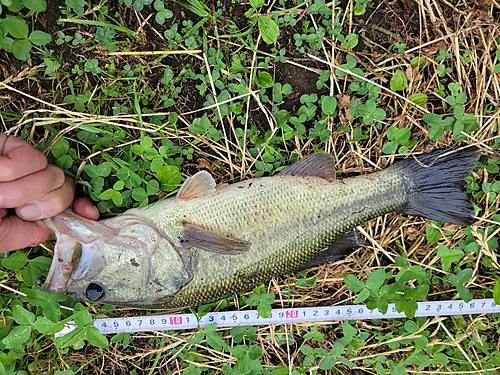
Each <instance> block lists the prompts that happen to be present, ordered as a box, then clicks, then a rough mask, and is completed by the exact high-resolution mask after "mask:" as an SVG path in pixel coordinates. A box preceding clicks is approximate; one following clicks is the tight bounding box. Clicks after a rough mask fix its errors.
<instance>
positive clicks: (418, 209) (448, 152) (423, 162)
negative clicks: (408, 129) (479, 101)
mask: <svg viewBox="0 0 500 375" xmlns="http://www.w3.org/2000/svg"><path fill="white" fill-rule="evenodd" d="M480 156H481V154H480V151H479V149H478V148H477V147H468V148H462V149H458V148H447V149H441V150H436V151H433V152H430V153H428V154H424V155H418V156H416V157H413V158H408V159H405V160H402V161H400V162H399V163H397V164H396V165H395V167H397V168H399V169H400V170H401V171H402V172H403V173H404V175H405V182H406V184H407V191H408V193H409V199H408V203H407V206H406V208H405V209H404V210H403V212H402V213H403V214H406V215H414V216H421V217H426V218H428V219H432V220H437V221H442V222H447V223H453V224H459V225H470V224H472V223H473V222H474V208H473V206H472V204H471V203H470V202H469V198H468V197H467V193H466V192H465V189H464V185H465V181H464V179H465V178H466V177H467V176H468V175H469V174H470V173H471V171H472V170H473V169H474V167H475V164H474V162H475V161H477V160H478V159H479V157H480Z"/></svg>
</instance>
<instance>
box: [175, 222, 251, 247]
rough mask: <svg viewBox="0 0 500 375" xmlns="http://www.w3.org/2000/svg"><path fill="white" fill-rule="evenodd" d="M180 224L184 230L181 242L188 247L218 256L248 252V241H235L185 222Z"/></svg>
mask: <svg viewBox="0 0 500 375" xmlns="http://www.w3.org/2000/svg"><path fill="white" fill-rule="evenodd" d="M182 224H183V225H184V228H185V229H186V237H185V238H184V239H183V242H184V243H185V244H188V245H190V246H194V247H197V248H199V249H202V250H205V251H211V252H214V253H219V254H241V253H244V252H245V251H248V250H250V242H248V241H243V240H235V239H234V238H229V237H226V236H223V235H221V234H218V233H215V232H213V231H210V230H208V229H204V228H202V227H199V226H196V225H193V224H189V223H186V222H184V223H182Z"/></svg>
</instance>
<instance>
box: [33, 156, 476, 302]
mask: <svg viewBox="0 0 500 375" xmlns="http://www.w3.org/2000/svg"><path fill="white" fill-rule="evenodd" d="M479 157H480V150H479V149H478V148H477V147H475V146H472V147H465V148H446V149H438V150H434V151H432V152H430V153H425V154H420V155H412V156H410V157H408V158H406V159H402V160H399V161H397V162H395V163H394V164H392V165H391V166H390V167H388V168H386V169H383V170H381V171H377V172H374V173H369V174H361V175H358V176H355V177H347V178H338V177H337V176H336V168H335V160H334V158H333V157H332V156H331V155H330V154H328V153H321V152H319V153H313V154H311V155H309V156H307V157H305V158H303V159H302V160H300V161H299V162H297V163H295V164H292V165H291V166H288V167H286V168H285V169H283V170H282V171H281V172H279V173H278V174H276V175H274V176H269V177H261V178H254V179H248V180H244V181H240V182H237V183H233V184H219V185H217V184H216V181H215V180H214V178H213V177H212V175H211V174H210V173H208V172H207V171H205V170H202V171H199V172H197V173H196V174H194V175H193V176H191V177H188V178H187V179H186V180H185V182H184V183H183V184H182V186H181V187H180V189H179V191H178V193H177V195H176V196H175V197H170V198H165V199H163V200H160V201H158V202H155V203H153V204H151V205H149V206H146V207H144V208H132V209H129V210H127V211H125V212H124V213H123V214H121V215H118V216H115V217H112V218H107V219H104V220H100V221H92V220H88V219H85V218H83V217H80V216H78V215H76V214H75V213H72V212H69V211H66V212H63V213H61V214H59V215H56V216H54V217H52V218H49V219H45V220H44V224H45V225H46V226H47V227H49V228H50V229H52V231H53V233H54V234H55V238H56V243H55V247H54V255H53V261H52V264H51V267H50V269H49V272H48V274H47V278H46V280H45V283H44V284H43V286H42V289H43V290H45V291H50V292H55V293H62V294H65V295H67V296H69V297H72V298H73V299H76V300H82V301H88V302H93V303H108V304H111V305H117V306H128V307H133V308H138V309H177V308H185V307H195V306H199V305H202V304H206V303H209V302H213V301H217V300H221V299H223V298H225V297H227V296H230V295H234V294H236V293H239V292H245V291H248V290H251V289H252V288H253V287H255V286H256V285H259V284H260V283H262V282H266V281H268V280H270V279H272V278H273V277H277V276H281V275H286V274H290V273H293V272H295V271H297V270H300V269H306V268H308V267H312V266H316V265H319V264H322V263H325V262H328V261H331V260H336V259H340V258H341V257H343V256H345V255H346V254H348V253H349V252H351V251H352V250H353V249H356V248H359V246H360V245H362V244H363V240H362V239H361V238H360V236H359V235H358V234H356V231H354V230H353V229H354V228H356V227H357V226H358V225H362V224H363V223H365V222H367V221H368V220H370V219H373V218H375V217H378V216H381V215H385V214H388V213H399V214H402V215H411V216H418V217H424V218H428V219H432V220H437V221H441V222H448V223H453V224H458V225H462V226H464V225H470V224H472V223H473V222H474V209H473V206H472V204H471V203H470V201H469V199H468V196H467V193H466V191H465V186H464V185H465V178H466V177H467V176H468V175H469V174H470V173H471V172H472V170H473V169H474V167H475V162H476V161H477V160H478V159H479Z"/></svg>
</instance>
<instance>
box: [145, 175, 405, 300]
mask: <svg viewBox="0 0 500 375" xmlns="http://www.w3.org/2000/svg"><path fill="white" fill-rule="evenodd" d="M361 190H363V195H364V197H363V199H359V195H360V191H361ZM406 196H407V193H406V190H405V186H404V180H403V176H402V175H401V173H398V172H395V171H389V172H387V171H386V172H384V173H378V174H376V175H371V176H360V177H356V178H352V179H340V180H337V181H335V182H328V181H325V180H324V179H321V178H317V177H293V176H283V177H275V178H261V179H259V180H258V181H255V180H254V181H253V182H252V181H245V182H241V183H237V184H234V185H229V186H227V187H224V188H222V189H220V190H219V191H217V192H216V193H215V194H214V195H212V196H211V197H210V198H202V200H200V201H195V200H188V201H184V202H171V201H164V202H165V204H161V203H159V204H156V205H153V206H152V207H151V208H149V209H146V210H143V211H141V213H140V214H141V215H143V216H144V217H145V218H146V219H147V220H148V221H150V222H152V223H155V224H156V225H157V226H158V227H159V228H161V229H163V230H164V233H165V235H167V236H170V238H172V237H173V233H172V232H171V228H173V227H174V226H175V223H179V222H180V221H181V220H187V221H188V222H190V223H193V224H196V225H199V226H200V227H203V228H206V229H209V230H211V231H214V232H217V233H223V234H224V235H226V236H228V237H232V238H242V239H245V240H247V241H249V242H250V243H251V244H252V245H251V248H250V250H249V251H248V252H245V253H243V254H239V255H225V254H214V253H211V252H206V251H203V250H198V251H197V252H196V253H195V254H193V258H195V259H196V263H195V264H193V267H194V268H193V275H194V276H193V279H192V280H191V281H190V282H189V283H188V284H187V285H186V286H185V287H183V288H182V289H181V290H180V291H179V292H178V293H177V294H176V295H175V296H174V298H173V299H172V300H171V301H169V302H168V303H166V304H165V305H164V306H163V307H165V308H167V307H184V306H193V305H198V304H201V303H203V302H204V301H205V302H206V301H207V300H217V299H220V298H223V297H225V296H227V295H230V294H232V293H236V292H237V291H240V290H247V289H248V288H251V287H252V286H254V285H256V284H258V283H260V282H263V281H266V280H269V279H271V278H272V277H274V276H277V275H283V274H287V273H290V272H292V271H294V270H296V269H297V268H299V267H300V266H301V265H302V264H304V263H306V262H308V261H310V260H311V259H313V258H314V257H315V256H316V255H317V253H318V251H319V250H320V249H323V248H325V247H327V246H328V245H329V244H331V243H332V242H333V241H334V239H335V237H337V236H338V235H339V234H341V233H344V232H346V231H347V230H349V229H352V228H354V227H356V226H357V225H359V224H361V223H363V222H365V221H366V220H368V219H370V218H372V217H375V216H380V215H383V214H385V213H388V212H394V211H399V210H401V209H402V207H403V206H404V205H405V202H406ZM374 202H379V203H377V204H374ZM166 205H167V207H165V206H166ZM164 212H169V213H170V214H171V215H170V216H168V217H166V216H165V215H164ZM137 214H138V215H139V213H137ZM283 217H287V218H293V220H283ZM179 231H180V232H179V233H182V228H181V227H179ZM177 237H178V240H180V238H182V234H181V235H179V236H177ZM179 245H180V243H179Z"/></svg>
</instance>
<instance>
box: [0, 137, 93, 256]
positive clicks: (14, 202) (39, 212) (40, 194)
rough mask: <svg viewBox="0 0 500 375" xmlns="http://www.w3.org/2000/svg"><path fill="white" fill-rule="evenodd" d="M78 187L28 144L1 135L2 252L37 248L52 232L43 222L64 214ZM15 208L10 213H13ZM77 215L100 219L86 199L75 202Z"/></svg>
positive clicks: (0, 210) (0, 227)
mask: <svg viewBox="0 0 500 375" xmlns="http://www.w3.org/2000/svg"><path fill="white" fill-rule="evenodd" d="M74 194H75V185H74V183H73V181H72V180H71V178H69V177H67V176H65V175H64V173H63V171H62V170H60V169H59V168H57V167H55V166H53V165H49V164H48V163H47V158H46V157H45V155H44V154H43V153H42V152H40V151H39V150H37V149H36V148H34V147H33V146H31V145H30V144H29V143H27V142H25V141H23V140H21V139H19V138H16V137H12V136H7V135H5V134H0V253H4V252H7V251H11V250H16V249H22V248H24V247H27V246H35V245H38V244H40V243H42V242H44V241H45V240H47V239H48V238H49V236H50V235H51V230H50V229H49V228H47V227H45V226H44V225H43V224H42V223H41V221H37V220H41V219H45V218H48V217H52V216H54V215H57V214H59V213H61V212H62V211H64V210H65V209H66V208H67V207H68V206H70V205H71V203H72V202H73V199H74ZM8 209H15V214H14V212H12V213H11V210H10V211H9V210H8ZM73 210H74V211H75V213H76V214H78V215H81V216H84V217H86V218H87V219H91V220H97V219H98V218H99V212H98V211H97V209H96V208H95V207H94V206H93V205H92V203H91V201H90V200H89V199H87V198H79V199H77V200H75V202H74V203H73Z"/></svg>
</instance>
